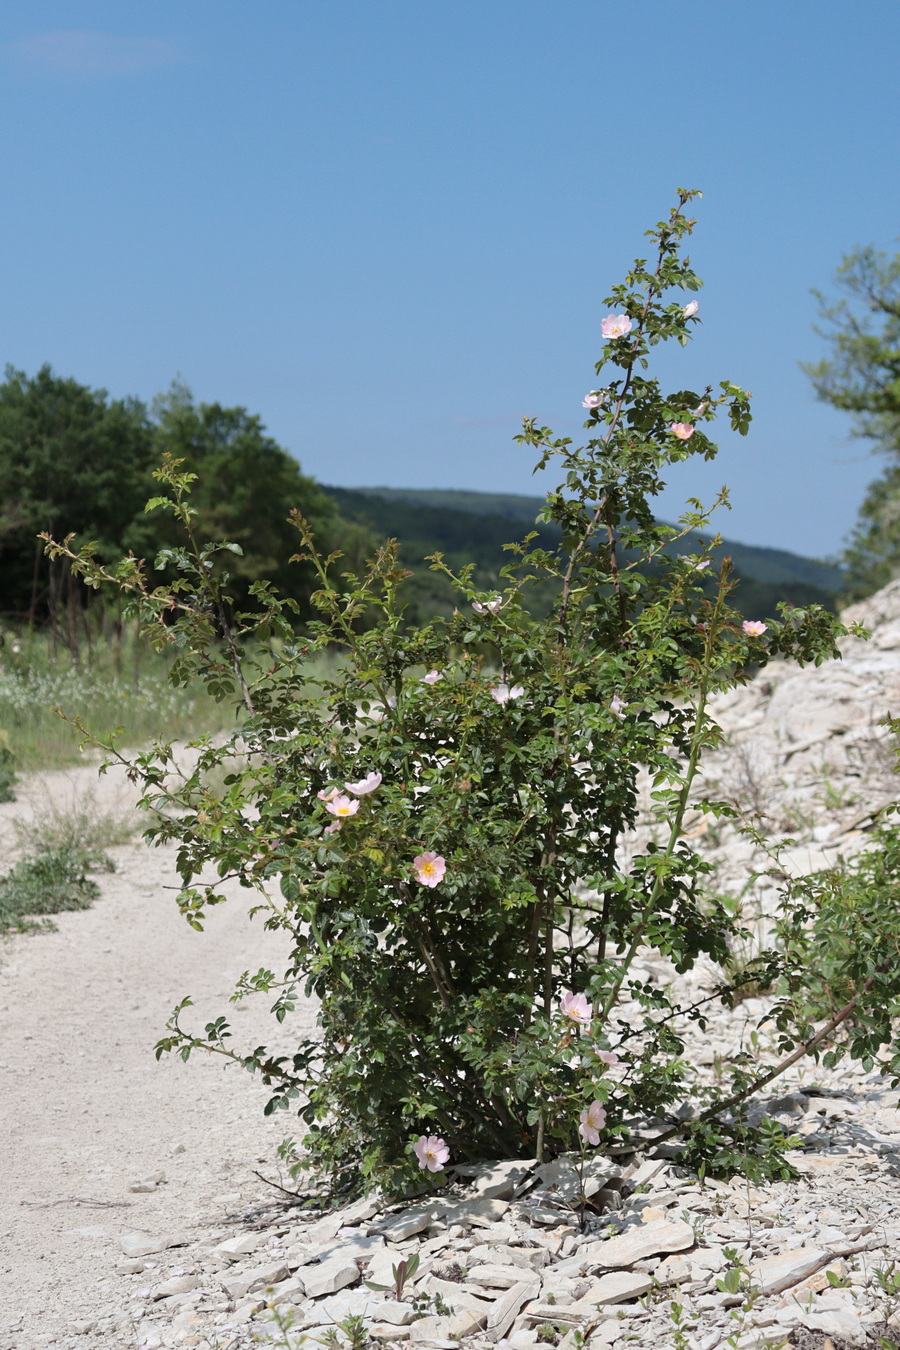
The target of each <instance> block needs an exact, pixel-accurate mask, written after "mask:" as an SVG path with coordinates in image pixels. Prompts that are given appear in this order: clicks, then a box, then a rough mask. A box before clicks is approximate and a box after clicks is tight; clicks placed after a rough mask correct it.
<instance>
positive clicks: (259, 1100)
mask: <svg viewBox="0 0 900 1350" xmlns="http://www.w3.org/2000/svg"><path fill="white" fill-rule="evenodd" d="M92 792H93V793H96V794H97V796H96V800H97V804H98V807H99V808H100V809H102V810H109V809H110V808H111V807H112V808H114V809H117V810H120V811H121V810H126V811H127V810H128V808H129V804H130V801H132V800H133V796H132V794H131V789H130V788H129V785H128V784H127V782H125V780H124V778H122V777H121V776H119V777H117V776H115V775H109V776H107V777H106V778H104V779H102V780H100V784H99V786H97V777H96V770H95V769H93V768H89V767H84V768H79V769H77V770H72V771H71V772H66V773H54V774H49V775H45V776H43V777H41V778H34V779H29V780H28V781H27V782H26V783H25V785H24V787H23V788H22V789H21V790H20V792H19V800H18V801H16V802H14V803H10V804H8V805H5V806H3V807H0V842H3V843H4V844H5V845H6V847H5V848H4V856H5V857H6V858H7V859H8V858H9V857H10V845H11V841H12V838H13V836H12V831H11V823H12V821H13V820H14V819H19V820H22V819H27V818H28V817H29V815H30V814H32V813H33V812H34V811H35V810H37V811H38V812H39V811H40V810H41V809H43V808H44V807H45V806H46V803H47V802H48V801H49V802H52V803H53V804H54V805H55V807H56V809H57V810H59V809H61V807H62V806H63V805H64V804H65V803H67V802H69V803H72V804H76V803H78V802H79V801H82V802H83V801H84V799H85V796H86V795H90V794H91V793H92ZM139 823H140V822H139ZM111 853H112V856H113V857H114V858H115V862H116V867H117V870H116V872H115V873H114V874H111V875H101V876H98V877H97V880H98V882H99V884H100V886H101V889H102V898H101V899H100V900H99V901H98V902H97V903H96V904H95V905H94V906H93V907H92V908H91V909H89V910H87V911H83V912H77V913H70V914H61V915H59V916H58V917H57V920H56V922H57V931H56V932H51V933H39V934H36V935H33V936H32V935H29V936H16V937H14V938H11V939H8V940H6V941H4V942H3V943H2V945H0V1176H2V1177H3V1179H4V1180H3V1187H2V1194H0V1350H32V1347H38V1346H44V1345H49V1344H57V1345H60V1346H66V1347H68V1346H70V1345H71V1344H73V1338H74V1343H75V1344H77V1345H78V1346H84V1347H85V1350H87V1347H88V1346H91V1347H94V1346H98V1347H99V1346H110V1347H113V1346H116V1347H119V1346H123V1345H130V1344H131V1343H132V1338H131V1334H130V1321H129V1332H128V1334H125V1323H124V1321H123V1320H122V1305H123V1296H124V1298H126V1299H127V1296H128V1295H127V1291H123V1289H122V1283H123V1282H122V1280H121V1277H119V1276H116V1274H115V1266H116V1264H117V1262H118V1261H120V1260H121V1259H122V1252H121V1248H120V1246H119V1242H118V1235H120V1234H122V1233H124V1232H128V1231H132V1230H142V1231H145V1232H150V1233H153V1234H159V1233H166V1234H176V1233H180V1234H184V1235H185V1236H187V1237H191V1236H194V1237H195V1238H196V1237H197V1236H198V1235H199V1234H200V1233H203V1234H207V1233H208V1232H209V1231H210V1229H211V1228H214V1227H215V1225H216V1223H217V1222H220V1221H221V1220H222V1218H224V1216H226V1215H227V1214H229V1213H231V1214H245V1213H247V1212H249V1211H251V1210H252V1209H253V1207H254V1205H256V1204H258V1203H268V1202H269V1201H271V1199H272V1196H273V1194H274V1192H272V1191H271V1190H269V1188H267V1187H266V1186H265V1185H264V1184H263V1183H261V1182H260V1181H258V1180H257V1178H255V1177H254V1176H253V1175H252V1169H253V1168H254V1167H255V1166H257V1165H259V1167H260V1170H261V1171H263V1172H266V1173H267V1175H273V1174H274V1173H273V1166H272V1159H273V1154H274V1149H275V1146H276V1144H277V1143H278V1141H279V1140H280V1139H281V1138H283V1137H284V1136H285V1135H286V1134H289V1133H292V1132H294V1127H295V1126H296V1121H295V1120H294V1118H293V1117H288V1116H286V1115H281V1116H279V1117H277V1118H275V1119H270V1120H266V1119H264V1117H263V1115H262V1106H263V1103H264V1100H265V1092H266V1090H265V1089H264V1088H262V1087H261V1086H260V1085H257V1084H254V1083H253V1082H252V1081H251V1080H250V1079H249V1077H248V1076H247V1075H246V1074H244V1073H242V1072H241V1071H240V1070H239V1069H237V1068H234V1067H231V1066H228V1067H227V1068H223V1061H221V1060H214V1059H213V1058H211V1057H210V1058H207V1057H205V1056H201V1057H195V1058H193V1059H191V1060H190V1061H189V1062H188V1063H187V1064H185V1063H183V1062H182V1061H181V1060H180V1059H174V1058H172V1057H169V1056H166V1057H164V1058H163V1059H162V1060H161V1061H160V1062H159V1063H157V1061H156V1060H155V1058H154V1055H153V1047H154V1045H155V1043H156V1041H157V1039H158V1038H159V1037H160V1036H161V1035H162V1034H163V1033H164V1029H165V1022H166V1018H167V1017H168V1015H169V1013H170V1011H171V1009H172V1007H173V1006H174V1005H175V1003H177V1002H178V1001H179V999H180V998H181V997H183V996H184V995H185V994H190V995H191V996H192V997H193V998H194V1000H195V1002H196V1004H197V1008H196V1009H195V1010H193V1012H195V1013H196V1023H197V1025H202V1023H205V1022H206V1021H207V1020H211V1018H212V1017H215V1016H218V1015H219V1014H221V1013H223V1012H224V1013H226V1014H227V1015H228V1016H229V1017H230V1020H231V1021H232V1024H233V1026H234V1028H235V1035H236V1037H237V1038H238V1039H239V1041H240V1043H242V1044H243V1043H247V1042H250V1041H252V1042H253V1044H260V1043H269V1044H271V1042H272V1028H273V1025H274V1023H273V1020H272V1018H271V1017H269V1015H268V1013H267V1011H266V1007H265V1006H264V1005H263V1004H262V1002H261V1001H260V1004H259V1006H257V1007H250V1008H248V1009H247V1010H246V1011H244V1010H243V1008H242V1009H241V1011H240V1015H233V1014H234V1012H235V1009H234V1007H233V1006H232V1007H229V1005H228V1002H227V999H228V995H229V993H230V991H231V989H232V988H233V983H234V980H235V978H236V977H237V976H238V975H239V974H240V972H241V971H242V970H245V969H248V968H249V969H256V968H257V967H258V966H260V965H262V964H267V965H270V966H272V967H273V968H275V969H278V962H279V960H280V959H281V953H282V952H283V949H284V945H285V944H284V936H283V935H279V934H271V933H266V932H265V931H264V930H263V926H262V917H261V916H260V917H259V918H257V920H256V921H255V922H253V923H251V922H249V921H248V919H247V916H246V911H247V908H248V907H249V904H250V903H251V899H250V892H246V891H244V892H240V891H239V890H238V892H237V894H236V895H235V896H234V898H233V900H232V902H231V903H229V904H228V905H224V906H220V907H218V908H217V909H214V910H213V911H212V912H211V914H210V916H209V921H208V923H207V929H206V932H204V933H197V932H195V931H194V930H193V929H191V928H189V927H188V925H187V924H186V923H185V922H184V920H183V919H181V918H180V916H179V914H178V911H177V909H176V906H175V904H174V899H173V892H172V890H171V889H167V888H170V887H172V886H175V885H176V883H177V878H176V875H175V872H174V867H173V863H174V854H173V851H172V850H170V849H159V850H148V849H147V848H146V847H145V846H144V844H143V843H142V842H140V839H139V837H138V838H137V841H136V842H135V843H134V844H130V845H127V846H125V847H122V848H116V849H113V850H111ZM313 1020H314V1019H313V1014H312V1013H311V1011H310V1009H309V1008H306V1009H304V1010H303V1012H302V1013H301V1014H300V1015H299V1017H295V1019H294V1021H293V1024H292V1026H291V1033H294V1034H295V1033H296V1032H297V1030H298V1025H299V1024H305V1025H306V1026H309V1025H310V1024H311V1023H312V1021H313ZM286 1026H287V1024H286ZM288 1043H289V1042H288ZM156 1173H164V1175H165V1178H166V1180H165V1181H164V1182H162V1183H158V1184H157V1185H156V1188H155V1189H152V1190H148V1191H145V1192H133V1191H130V1190H129V1187H130V1185H131V1184H132V1183H133V1182H135V1181H136V1180H139V1179H141V1178H146V1177H148V1176H150V1177H152V1176H153V1175H154V1174H156ZM110 1319H113V1321H112V1324H111V1325H106V1324H107V1323H109V1321H110ZM115 1319H119V1320H118V1324H116V1321H115ZM84 1321H91V1322H94V1323H98V1324H99V1328H94V1329H92V1331H91V1332H89V1333H87V1334H81V1335H79V1334H78V1331H80V1328H77V1324H78V1323H79V1322H84Z"/></svg>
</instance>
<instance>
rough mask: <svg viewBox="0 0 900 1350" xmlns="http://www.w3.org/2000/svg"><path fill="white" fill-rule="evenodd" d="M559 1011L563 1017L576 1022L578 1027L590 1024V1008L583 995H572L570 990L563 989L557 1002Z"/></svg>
mask: <svg viewBox="0 0 900 1350" xmlns="http://www.w3.org/2000/svg"><path fill="white" fill-rule="evenodd" d="M559 1010H560V1012H561V1013H562V1015H563V1016H564V1017H568V1018H570V1020H571V1021H573V1022H577V1023H578V1025H579V1026H582V1027H586V1026H588V1025H589V1024H590V1020H591V1014H592V1008H591V1005H590V1003H588V1001H587V998H586V997H585V995H584V994H573V993H572V992H571V990H569V989H564V990H563V991H562V998H561V999H560V1000H559Z"/></svg>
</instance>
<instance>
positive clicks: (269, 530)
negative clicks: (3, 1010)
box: [0, 247, 900, 629]
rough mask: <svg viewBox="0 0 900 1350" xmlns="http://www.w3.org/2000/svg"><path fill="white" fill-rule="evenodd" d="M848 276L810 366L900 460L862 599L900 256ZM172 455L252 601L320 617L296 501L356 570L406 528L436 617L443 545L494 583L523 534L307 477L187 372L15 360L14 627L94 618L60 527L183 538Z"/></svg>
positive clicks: (897, 486) (863, 433) (850, 572)
mask: <svg viewBox="0 0 900 1350" xmlns="http://www.w3.org/2000/svg"><path fill="white" fill-rule="evenodd" d="M836 284H837V287H838V292H839V297H838V299H837V300H836V301H834V302H828V301H827V300H826V299H825V298H824V297H823V296H821V295H820V296H819V301H820V312H821V318H822V321H823V328H822V329H820V331H822V332H823V333H824V335H825V336H826V338H827V339H828V342H829V345H830V354H829V356H828V357H827V358H826V359H823V360H821V361H819V362H818V363H812V364H807V365H806V366H805V367H804V368H805V369H806V371H807V373H808V374H809V375H810V377H811V379H812V381H813V386H814V388H815V390H816V393H817V394H818V396H819V397H820V398H821V399H823V400H825V401H826V402H829V403H831V404H832V405H833V406H835V407H837V408H840V409H842V410H843V411H846V412H848V413H849V414H850V415H851V418H852V432H853V434H854V435H856V436H859V437H862V438H864V439H866V440H868V441H869V442H870V443H871V444H872V446H873V448H874V450H875V451H876V452H878V453H881V454H883V455H884V456H885V457H886V458H887V461H888V462H887V465H886V468H885V469H884V471H883V472H882V474H881V475H880V476H879V477H878V478H877V479H876V480H875V481H874V482H873V484H872V485H871V487H870V488H869V491H868V493H867V495H866V497H865V499H864V501H863V503H862V506H861V508H860V512H859V516H858V519H857V523H856V526H855V528H854V530H853V533H852V535H851V537H850V539H849V541H848V543H847V546H846V547H845V549H844V550H843V553H842V554H841V555H840V557H839V559H838V561H839V562H840V563H841V564H842V565H843V566H844V568H845V569H846V574H847V596H848V597H849V598H859V597H861V596H864V595H867V594H870V593H871V592H872V591H874V590H876V589H878V588H879V587H880V586H883V585H885V584H886V583H887V582H888V581H890V580H891V579H892V578H893V577H896V576H897V575H898V574H900V254H897V255H895V256H894V257H889V256H887V255H886V254H884V253H880V252H878V251H877V250H876V249H874V248H872V247H866V248H861V249H857V250H856V251H854V252H853V253H851V254H849V255H847V257H845V258H844V260H843V262H842V264H841V266H840V267H839V269H838V272H837V277H836ZM164 454H169V455H171V456H173V457H175V458H178V459H181V460H183V461H184V467H185V468H186V469H187V470H188V471H190V472H192V473H196V474H197V475H198V481H197V483H196V485H195V490H194V493H193V497H192V505H193V506H194V507H195V508H196V510H197V511H198V516H197V521H196V525H197V530H198V533H199V534H200V535H201V536H202V537H203V538H205V539H228V540H230V541H232V542H234V543H237V544H239V545H240V546H241V548H242V550H243V554H242V556H237V555H234V556H233V557H232V559H231V561H230V563H229V570H230V573H231V576H232V583H231V589H232V591H233V593H234V596H235V600H236V601H237V602H238V603H239V604H241V603H244V602H246V600H247V597H248V594H249V588H250V586H251V585H252V583H253V582H254V581H258V580H263V579H267V580H270V581H272V582H273V583H274V584H275V585H276V586H277V587H278V589H279V590H281V591H282V592H283V593H284V594H286V595H288V596H290V597H291V598H292V599H294V600H296V601H297V603H298V605H299V612H300V614H301V617H302V616H305V615H308V614H309V611H310V603H309V602H310V595H311V592H312V590H313V589H314V587H315V580H314V577H313V576H312V574H311V573H310V571H309V569H308V568H307V567H304V566H302V565H298V564H296V563H291V562H290V558H291V557H292V555H293V554H294V553H295V551H296V546H297V537H296V532H295V530H294V528H293V526H292V525H291V524H290V522H289V520H288V513H289V511H290V510H291V508H294V507H296V508H297V509H298V510H299V511H300V512H301V513H302V514H303V515H304V516H305V517H306V518H307V519H308V520H309V521H310V523H311V525H312V527H313V529H314V531H315V533H316V536H317V538H318V539H319V540H320V543H321V551H322V552H323V553H328V552H331V551H333V550H335V549H338V550H340V551H341V552H342V553H343V554H344V555H345V557H346V559H347V564H348V566H349V568H350V569H354V568H355V567H358V566H359V565H360V564H361V563H362V562H363V561H364V559H365V557H366V556H368V555H369V554H370V553H371V552H372V550H373V548H374V547H375V545H376V543H377V542H378V541H379V538H380V537H383V533H384V530H385V527H387V528H388V530H389V531H390V532H393V531H394V530H395V528H399V531H400V533H401V534H403V533H404V527H405V534H404V538H403V542H404V543H405V547H404V549H403V560H404V562H405V564H406V565H407V566H408V567H409V569H410V571H411V572H412V574H413V575H412V577H411V580H410V583H409V587H408V591H409V599H410V603H411V604H412V607H413V609H414V610H415V611H416V615H415V617H417V618H421V617H422V615H420V614H419V613H418V611H419V610H424V609H434V610H436V611H438V612H439V611H442V610H447V609H448V608H452V604H453V598H452V596H451V595H450V594H449V591H448V593H447V594H445V593H444V592H445V591H447V588H446V587H443V588H442V587H441V585H440V583H439V581H437V580H436V578H435V575H434V573H432V572H429V570H428V568H427V565H425V564H423V563H422V558H423V556H424V554H425V553H426V552H433V551H434V550H436V549H444V550H446V551H447V552H448V555H453V561H454V562H455V563H460V564H461V563H464V562H472V563H474V564H475V568H476V573H477V574H478V576H479V579H480V580H484V581H485V582H487V581H490V580H492V579H493V578H495V577H496V573H497V570H498V569H499V567H500V566H501V565H502V563H503V562H504V561H507V560H508V559H507V557H506V556H505V555H503V553H502V550H501V542H500V541H499V537H498V538H494V535H495V534H496V533H497V529H500V531H501V533H503V532H504V530H505V531H507V532H508V533H511V534H515V533H516V531H515V528H513V529H512V530H509V526H510V522H509V521H501V520H500V519H497V520H496V521H495V520H490V521H486V520H484V519H481V520H479V521H478V522H477V524H476V525H475V526H473V525H472V520H471V519H470V518H469V513H468V512H454V511H452V510H450V511H448V510H447V509H446V508H442V509H441V510H440V511H438V510H436V509H434V510H432V511H430V512H425V513H424V514H425V515H427V516H429V519H428V520H425V519H423V511H422V508H421V507H419V508H417V509H415V510H406V511H405V514H404V508H403V507H402V504H401V503H398V502H395V503H392V504H390V505H389V504H388V503H385V502H381V503H378V505H377V508H376V504H375V503H374V502H373V501H372V499H371V498H369V499H368V500H365V499H363V498H361V497H360V496H359V494H355V493H352V492H348V491H343V492H341V491H334V493H333V495H332V494H331V491H330V490H326V489H323V488H322V487H321V486H320V485H319V484H318V483H316V482H315V480H314V479H312V478H311V477H309V476H308V475H306V474H304V473H303V472H302V470H301V468H300V465H299V464H298V463H297V461H296V459H295V458H294V457H293V456H292V455H291V454H290V453H289V452H288V451H287V450H285V449H284V448H283V447H282V446H280V445H279V444H278V443H277V442H276V441H275V440H274V439H273V438H272V437H271V436H269V435H268V434H267V432H266V429H265V427H264V425H263V423H262V420H261V419H260V417H259V416H257V415H256V414H254V413H251V412H249V411H248V410H247V409H246V408H242V407H226V406H224V405H223V404H221V403H198V402H196V401H195V400H194V398H193V396H192V394H191V391H190V390H189V389H188V388H187V387H186V386H185V385H184V384H182V383H180V382H177V381H176V382H175V383H173V384H172V386H171V387H170V389H169V390H168V391H167V392H166V393H164V394H162V395H160V396H158V397H157V398H156V399H154V400H153V401H152V403H151V404H150V405H149V406H148V405H147V404H145V403H143V402H142V401H141V400H139V399H136V398H124V399H114V398H110V396H109V395H108V393H107V391H106V390H105V389H91V388H89V387H88V386H86V385H84V384H80V383H79V382H78V381H77V380H74V379H71V378H66V377H62V376H59V375H57V374H55V373H54V372H53V370H52V369H51V367H50V366H49V365H45V366H42V367H41V369H40V370H39V371H38V372H37V374H36V375H34V376H29V375H26V374H25V373H24V372H23V371H21V370H16V369H14V368H13V367H11V366H8V367H7V369H6V374H5V379H4V380H3V382H2V384H0V617H2V619H5V620H6V621H7V622H9V621H12V622H27V623H29V624H31V625H49V626H50V627H51V628H53V629H56V628H58V627H59V625H60V624H61V623H65V624H67V625H68V626H69V627H70V628H73V626H74V628H77V625H78V623H79V622H80V621H81V619H82V618H83V616H84V615H85V613H86V610H87V608H88V606H89V604H90V603H91V600H92V596H91V594H90V593H88V592H87V591H86V590H85V588H84V587H83V585H82V584H81V583H80V582H78V581H77V580H76V579H75V578H74V577H73V575H72V573H71V571H70V570H69V568H68V567H67V566H66V565H65V564H64V563H63V562H60V561H59V560H57V561H53V560H51V559H49V558H48V557H46V555H45V553H44V549H43V544H42V543H41V541H40V539H39V537H38V536H39V535H40V534H41V533H42V532H47V533H49V534H51V535H53V536H54V537H55V538H62V537H64V536H65V535H68V534H74V535H75V536H76V546H78V545H79V544H81V543H84V542H87V541H88V540H95V541H96V543H97V554H98V557H99V558H100V559H101V560H104V561H113V560H115V559H118V558H119V557H121V556H122V555H123V554H125V553H128V552H129V551H132V552H134V553H135V554H136V555H138V556H140V557H145V558H154V557H155V556H156V555H157V553H158V552H159V551H160V549H163V548H167V547H170V546H172V545H173V544H174V543H176V542H177V541H176V538H175V532H174V525H173V521H172V517H171V516H169V515H168V514H166V513H164V512H162V511H159V510H157V511H155V512H150V513H149V514H148V513H146V512H145V510H144V504H145V502H146V501H147V499H148V498H149V497H150V496H153V495H156V494H157V491H158V488H157V485H156V483H155V481H154V480H153V478H152V470H153V469H154V468H155V467H156V466H158V465H159V464H160V462H161V461H162V458H163V455H164ZM336 499H337V500H336ZM386 516H389V517H390V519H387V518H386ZM457 517H459V519H457ZM467 530H470V531H471V534H470V537H468V538H466V537H464V536H465V535H466V531H467ZM426 534H427V535H428V538H427V539H425V538H424V535H426ZM451 535H452V536H453V538H452V539H451V538H450V536H451ZM457 535H458V536H459V538H457V537H456V536H457ZM502 542H507V540H505V539H504V540H503V541H502ZM488 554H491V557H488ZM414 555H415V556H414ZM493 555H496V557H495V558H494V557H493ZM160 579H161V580H164V579H165V578H163V577H161V578H160ZM751 584H752V583H751ZM746 586H747V583H746V582H745V583H744V590H745V598H747V599H749V598H750V596H749V592H747V591H746ZM762 598H763V597H761V596H756V595H754V597H753V599H754V602H756V601H758V600H761V599H762ZM789 598H791V599H793V600H795V602H796V603H800V604H803V603H805V602H806V599H805V598H804V597H802V596H799V595H798V596H797V597H794V596H791V597H789ZM815 598H818V597H815Z"/></svg>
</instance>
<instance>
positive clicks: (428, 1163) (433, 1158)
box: [413, 1134, 450, 1172]
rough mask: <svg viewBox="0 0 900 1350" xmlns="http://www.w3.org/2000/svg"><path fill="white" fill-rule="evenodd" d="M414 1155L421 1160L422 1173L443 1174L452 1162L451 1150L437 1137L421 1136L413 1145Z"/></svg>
mask: <svg viewBox="0 0 900 1350" xmlns="http://www.w3.org/2000/svg"><path fill="white" fill-rule="evenodd" d="M413 1153H415V1155H416V1157H417V1158H418V1160H419V1167H420V1168H421V1169H422V1171H423V1172H424V1171H428V1172H442V1171H443V1170H444V1166H445V1164H446V1163H448V1162H449V1160H450V1150H449V1148H448V1147H447V1144H446V1142H445V1141H444V1140H443V1139H439V1138H438V1137H437V1135H434V1134H428V1135H425V1134H423V1135H420V1136H419V1138H418V1139H417V1140H416V1142H415V1143H414V1144H413Z"/></svg>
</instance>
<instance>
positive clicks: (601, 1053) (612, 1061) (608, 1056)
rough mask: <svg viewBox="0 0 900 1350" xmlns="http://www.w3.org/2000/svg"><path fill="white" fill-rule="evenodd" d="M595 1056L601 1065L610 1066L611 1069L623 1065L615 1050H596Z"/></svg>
mask: <svg viewBox="0 0 900 1350" xmlns="http://www.w3.org/2000/svg"><path fill="white" fill-rule="evenodd" d="M594 1054H595V1055H596V1056H597V1058H598V1059H599V1061H600V1063H601V1064H608V1065H609V1067H610V1068H611V1069H614V1068H616V1066H617V1065H619V1064H621V1063H622V1061H621V1060H620V1059H619V1056H618V1055H617V1054H616V1052H615V1050H595V1051H594Z"/></svg>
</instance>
